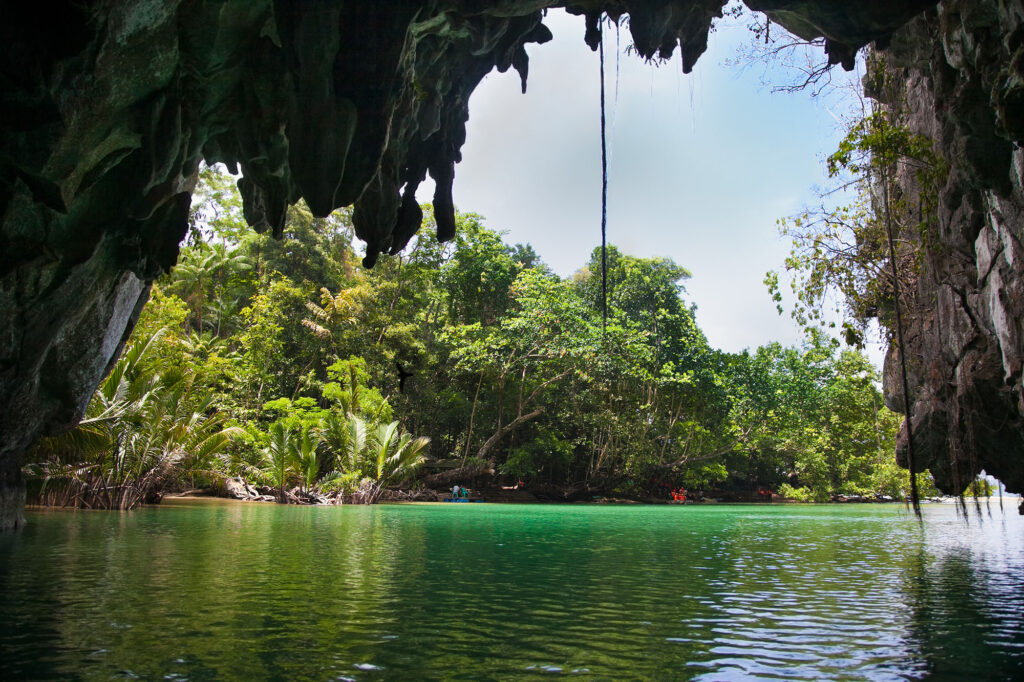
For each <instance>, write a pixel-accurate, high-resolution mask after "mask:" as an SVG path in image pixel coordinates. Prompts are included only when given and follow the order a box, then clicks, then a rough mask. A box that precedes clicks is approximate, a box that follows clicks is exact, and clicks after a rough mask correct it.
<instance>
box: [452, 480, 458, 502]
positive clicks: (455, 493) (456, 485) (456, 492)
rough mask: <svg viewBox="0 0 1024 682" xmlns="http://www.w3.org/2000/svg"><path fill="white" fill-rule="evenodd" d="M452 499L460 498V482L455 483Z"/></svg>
mask: <svg viewBox="0 0 1024 682" xmlns="http://www.w3.org/2000/svg"><path fill="white" fill-rule="evenodd" d="M452 499H453V500H457V499H459V484H458V483H456V484H455V485H453V486H452Z"/></svg>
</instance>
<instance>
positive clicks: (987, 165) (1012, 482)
mask: <svg viewBox="0 0 1024 682" xmlns="http://www.w3.org/2000/svg"><path fill="white" fill-rule="evenodd" d="M882 59H883V60H884V63H885V67H886V72H887V74H886V75H887V76H888V77H889V78H890V79H891V80H893V81H894V82H895V84H896V87H895V88H894V93H893V94H892V95H889V96H883V97H882V99H883V100H885V102H884V104H885V105H886V106H887V107H888V108H889V109H890V110H891V111H893V112H894V113H895V114H896V115H897V117H898V118H900V119H902V121H903V122H905V123H906V125H907V126H908V127H909V128H910V129H911V130H912V131H914V132H917V133H920V134H923V135H925V136H927V137H929V138H931V139H933V140H934V141H935V144H936V149H937V151H938V152H939V153H940V154H941V155H942V157H943V158H944V159H945V160H946V162H947V163H948V165H949V169H950V170H949V175H948V177H947V178H946V180H945V183H944V185H943V186H941V187H940V188H939V193H938V212H937V221H936V222H935V223H934V224H933V225H931V227H930V228H929V230H928V231H927V232H926V234H924V235H923V236H922V235H921V234H917V233H914V232H905V233H904V234H903V237H904V238H905V239H907V240H909V241H912V242H915V243H916V244H917V249H918V250H919V252H920V254H921V255H923V259H922V260H921V272H920V276H919V277H918V280H917V287H916V291H915V292H913V293H914V294H915V296H914V300H915V302H914V303H913V309H912V310H910V311H909V312H910V315H909V321H908V324H907V360H908V371H909V374H910V377H909V381H908V384H909V386H910V388H911V402H912V405H911V409H910V411H909V414H910V420H909V421H910V424H911V428H912V429H913V431H912V434H913V443H914V451H915V459H916V462H915V465H916V466H917V467H918V468H925V467H927V468H930V469H931V471H932V473H933V475H934V476H935V478H936V481H937V483H938V484H939V487H940V488H942V489H943V490H944V491H946V492H951V493H958V492H960V491H962V490H963V488H964V487H965V486H966V485H967V484H969V483H970V481H971V480H973V478H974V477H975V475H976V474H977V473H978V472H979V471H981V470H982V469H984V470H985V471H987V472H988V473H990V474H992V475H994V476H996V477H998V478H999V479H1001V480H1002V481H1003V482H1004V483H1006V485H1007V487H1008V488H1009V489H1010V490H1013V491H1024V418H1022V416H1024V394H1022V389H1021V376H1022V367H1024V328H1022V324H1024V283H1022V280H1021V275H1022V272H1024V246H1022V243H1021V238H1022V227H1024V221H1022V219H1024V151H1022V149H1021V143H1022V142H1024V5H1022V3H1021V2H1019V1H1013V0H1011V1H1009V2H1005V1H1000V0H962V1H946V2H942V3H940V4H939V6H938V7H937V8H936V9H935V10H932V11H929V12H927V13H925V14H924V15H922V16H920V17H918V18H916V19H915V20H914V21H913V22H911V23H910V24H908V25H907V26H906V27H905V28H904V29H902V30H901V31H900V32H898V33H897V34H896V35H895V36H894V37H893V39H892V41H891V45H890V46H889V49H888V50H886V51H885V52H883V53H882ZM900 184H901V185H902V190H903V192H904V193H905V194H906V195H907V196H910V197H914V196H915V195H916V194H918V193H919V192H920V190H921V188H920V187H919V186H918V183H917V181H916V178H915V176H914V175H913V174H912V173H909V172H904V173H902V174H901V176H900ZM885 388H886V398H887V403H888V404H889V406H890V407H892V408H894V409H897V410H899V411H901V412H904V413H906V412H907V410H906V406H905V405H904V404H903V402H904V401H903V398H902V382H901V379H900V373H899V365H898V355H897V351H896V348H895V347H890V349H889V353H888V355H887V358H886V368H885ZM897 454H898V457H899V461H900V462H901V464H903V465H904V466H906V465H907V437H906V425H904V432H903V433H902V434H901V437H900V441H899V445H898V453H897Z"/></svg>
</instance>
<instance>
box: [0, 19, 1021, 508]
mask: <svg viewBox="0 0 1024 682" xmlns="http://www.w3.org/2000/svg"><path fill="white" fill-rule="evenodd" d="M724 4H725V0H568V1H567V2H558V1H557V0H389V1H388V2H345V1H343V0H303V1H301V2H300V1H298V0H123V1H122V0H84V1H83V0H74V1H72V0H55V1H54V2H49V3H29V2H22V3H8V5H9V6H8V7H5V9H4V20H3V21H2V22H0V123H2V125H0V528H3V527H11V526H13V525H15V524H16V523H18V521H19V518H20V511H19V510H20V509H21V506H22V500H23V492H22V482H21V478H20V473H19V467H20V461H19V457H20V455H21V453H22V452H23V451H24V449H25V448H26V447H27V446H28V445H29V444H30V443H31V442H32V441H33V440H34V439H35V438H36V437H37V436H39V435H40V434H42V433H46V432H53V431H55V430H59V429H61V428H66V427H67V426H69V425H71V424H73V423H74V422H75V421H76V420H77V419H78V418H79V415H80V414H81V413H82V410H83V409H84V406H85V404H86V402H87V401H88V398H89V396H90V394H91V392H92V390H93V388H94V387H95V385H96V384H97V383H98V382H99V380H100V378H101V377H102V375H103V373H104V371H105V370H106V368H107V367H108V366H109V364H110V363H111V361H112V359H113V358H114V357H115V356H116V355H117V353H118V352H119V350H120V347H121V345H122V344H123V343H124V340H125V338H126V335H127V334H128V333H129V332H130V330H131V327H132V325H133V323H134V320H135V318H136V315H137V313H138V311H139V309H140V307H141V305H142V304H143V303H144V301H145V300H146V297H147V294H148V289H149V285H150V283H151V282H152V281H153V279H154V278H155V277H157V276H158V275H159V274H160V273H162V272H164V271H165V270H166V269H167V268H168V267H170V266H171V265H172V264H173V263H174V262H175V259H176V258H177V249H178V246H177V245H178V243H179V241H180V240H181V238H182V236H183V235H184V233H185V231H186V227H187V224H186V223H187V216H188V204H189V193H190V190H191V189H192V186H193V184H194V182H195V178H196V169H197V168H198V166H199V164H200V162H201V161H202V160H206V161H208V162H223V163H226V164H228V166H229V167H231V168H237V169H240V170H241V171H242V173H243V174H244V177H243V179H242V180H241V181H240V183H239V184H240V189H241V191H242V194H243V197H244V202H245V206H244V211H245V216H246V218H247V220H248V221H249V222H250V223H251V224H252V225H253V226H254V227H255V228H256V229H258V230H269V231H271V232H274V233H277V232H279V231H280V230H281V226H282V223H283V220H284V215H285V208H286V207H287V205H288V204H289V203H292V202H294V201H296V200H298V199H299V198H300V197H301V198H304V199H305V200H306V202H307V203H308V204H309V206H310V207H311V208H312V209H313V211H314V212H315V213H317V214H321V215H323V214H326V213H328V212H330V211H331V210H332V209H334V208H336V207H339V206H343V205H347V204H354V205H355V213H354V218H353V219H354V222H355V225H356V230H357V234H358V236H359V237H360V238H361V239H363V240H364V241H365V242H366V244H367V261H368V263H372V262H373V260H374V259H375V258H376V255H377V254H378V253H381V252H394V251H396V250H399V249H401V248H402V247H403V246H404V245H405V243H406V242H407V241H408V240H409V238H410V237H411V236H412V235H413V234H414V233H415V231H416V230H417V229H418V228H419V225H420V220H421V216H420V210H419V207H418V206H417V204H416V201H415V199H414V192H415V189H416V187H417V185H418V184H419V183H420V182H421V181H422V180H423V179H424V178H425V176H426V174H427V173H429V174H430V175H431V176H432V177H433V178H434V180H435V183H436V187H437V190H436V193H435V196H434V207H435V213H436V219H437V224H438V235H437V236H438V238H440V239H447V238H450V237H451V236H452V234H453V231H454V217H453V210H454V203H453V198H452V184H453V180H454V169H455V164H456V163H457V162H458V161H459V158H460V156H459V155H460V148H461V147H462V144H463V142H464V140H465V134H466V133H465V123H466V120H467V119H468V116H469V112H468V108H467V106H468V100H469V96H470V93H471V92H472V91H473V89H474V88H475V87H476V85H477V84H478V83H479V81H480V80H481V79H482V78H483V76H484V75H486V74H487V73H488V72H489V71H490V70H492V69H495V68H497V69H498V70H501V71H504V70H507V69H509V68H514V69H516V70H517V71H518V72H519V73H520V75H521V76H522V77H523V82H524V87H525V82H526V76H527V70H528V58H527V53H526V51H525V49H524V46H525V45H528V44H531V43H543V42H545V41H546V40H548V39H549V38H550V33H549V32H548V30H547V29H546V28H545V27H544V25H543V10H544V9H545V8H547V7H551V6H564V7H566V8H567V9H568V10H569V11H570V12H572V13H574V14H579V15H583V17H584V20H583V21H582V22H581V33H582V34H583V37H584V39H585V40H586V41H587V42H588V43H589V44H590V45H591V46H594V45H596V44H597V41H598V40H599V35H600V34H599V17H600V15H601V13H602V12H607V13H608V14H610V15H611V16H620V15H623V14H628V15H629V19H630V22H629V25H630V31H631V32H632V38H633V42H634V44H635V46H636V48H637V50H638V52H639V53H640V54H641V55H642V56H645V57H650V56H653V55H655V54H662V55H665V54H667V53H671V52H672V51H673V50H674V49H676V48H677V47H678V48H679V49H680V50H681V51H682V54H683V64H684V68H686V69H689V68H691V67H692V66H693V64H694V62H695V61H696V59H697V58H698V57H699V56H700V54H701V53H702V52H703V51H704V49H705V47H706V43H707V38H708V31H709V27H710V25H711V22H712V21H713V19H714V17H715V16H717V15H719V14H720V12H721V9H722V7H723V5H724ZM748 4H749V5H750V7H751V8H753V9H757V10H764V11H766V12H767V13H768V14H769V16H770V17H772V18H773V19H774V20H776V21H778V22H779V23H781V24H783V25H784V26H786V27H788V28H790V29H791V30H793V31H794V32H796V33H798V34H800V35H802V36H805V37H809V36H811V35H823V36H825V37H826V38H827V40H828V43H827V45H828V47H827V49H828V52H829V55H830V59H831V60H832V61H834V62H841V63H843V64H845V65H849V64H850V63H851V60H852V55H853V54H854V53H855V51H856V50H857V49H858V48H860V47H861V46H863V45H865V44H867V43H868V42H870V41H873V40H874V41H879V42H880V43H881V44H886V43H888V42H889V41H890V38H891V36H892V34H893V32H894V31H896V30H897V29H899V28H900V27H901V26H902V25H904V24H905V23H906V22H907V21H908V20H909V19H911V18H912V17H914V16H915V15H917V14H919V13H920V12H921V11H922V10H925V9H927V8H929V7H932V6H934V5H935V4H936V2H935V0H911V1H909V2H899V3H894V2H882V1H881V0H748ZM1019 5H1020V3H1019V2H1016V1H1014V0H1003V1H1002V2H996V0H985V1H982V2H968V1H966V0H964V1H963V2H944V3H943V4H942V9H941V11H940V12H939V13H936V12H935V11H932V13H931V14H930V15H929V16H928V17H927V18H926V19H918V20H915V24H914V27H915V28H914V29H913V31H916V33H914V32H911V33H908V34H907V35H908V36H909V37H908V40H909V42H910V43H911V44H912V46H913V49H911V50H910V52H911V53H912V54H914V55H917V54H921V55H923V56H922V57H921V60H920V61H919V62H914V63H913V64H911V65H908V67H907V68H908V71H907V74H908V75H907V78H908V83H912V82H913V83H917V81H914V79H918V80H920V79H924V80H925V81H927V82H925V83H924V84H923V85H912V86H908V87H912V88H916V89H915V90H914V91H915V92H917V91H920V92H921V93H922V101H921V104H920V106H921V107H923V108H922V109H921V112H920V115H919V118H920V121H921V125H922V126H928V125H933V126H935V127H936V128H937V130H938V131H939V132H941V134H942V137H943V145H944V146H945V147H946V148H948V149H949V150H950V153H951V158H954V159H955V160H957V161H958V162H959V160H963V167H962V168H959V169H958V170H957V172H956V178H959V180H957V181H955V182H954V181H953V180H951V184H950V187H949V188H948V191H947V192H946V193H945V194H944V195H943V201H944V204H943V205H944V207H945V208H946V210H947V212H948V213H949V231H950V235H948V236H949V239H950V241H951V243H952V244H955V248H954V249H953V251H955V256H954V255H950V256H948V257H945V256H944V257H942V258H940V257H939V256H935V258H934V260H935V262H934V268H935V272H936V273H937V274H936V277H937V281H942V282H947V281H950V282H954V284H953V285H951V287H950V289H949V291H948V293H944V294H942V296H943V297H945V298H943V299H942V300H943V301H946V302H945V303H943V304H942V306H940V307H936V308H935V309H934V311H933V312H934V315H935V320H934V322H933V323H929V322H928V318H927V315H925V314H923V313H922V315H921V316H920V317H919V323H918V325H917V327H916V329H917V330H918V331H917V334H918V337H919V338H920V339H921V340H920V341H919V343H918V345H919V346H920V347H921V348H922V349H923V350H922V351H921V352H923V353H925V355H927V357H929V358H931V357H932V356H933V355H934V357H935V358H937V359H938V360H937V361H940V365H941V367H939V370H938V371H939V375H941V376H940V378H939V379H937V380H935V381H933V379H932V375H931V374H927V373H926V372H924V371H923V370H922V371H919V372H918V373H917V374H916V375H915V376H916V381H917V386H918V390H917V395H918V396H919V401H918V405H924V404H926V403H927V401H928V400H932V401H939V402H942V403H943V404H947V405H948V404H954V403H950V402H949V401H950V400H952V399H954V398H955V399H956V400H960V399H961V398H962V399H963V400H964V401H981V403H983V404H984V405H988V404H990V403H991V404H995V405H998V406H999V410H1002V412H993V413H992V414H997V415H1002V414H1005V415H1008V418H1012V419H1011V422H1012V426H1011V427H1009V428H1011V429H1017V428H1018V427H1017V426H1016V425H1017V424H1018V423H1019V420H1020V416H1019V415H1020V414H1021V406H1020V395H1019V394H1020V391H1019V381H1020V357H1021V353H1022V350H1021V346H1020V340H1019V339H1020V335H1021V330H1020V328H1019V325H1020V320H1021V315H1020V312H1021V311H1020V310H1019V308H1020V306H1021V305H1022V301H1021V299H1020V298H1018V297H1016V294H1014V293H1012V292H1011V290H1012V291H1016V290H1015V289H1012V288H1013V287H1017V286H1019V284H1018V282H1019V273H1020V267H1021V266H1020V265H1019V262H1020V260H1019V259H1020V257H1021V255H1020V245H1019V243H1018V242H1017V239H1018V238H1019V225H1020V221H1019V217H1020V216H1019V212H1020V209H1021V202H1020V186H1021V185H1020V181H1019V176H1020V168H1021V159H1020V158H1019V151H1018V150H1017V149H1016V147H1015V146H1014V144H1015V143H1016V142H1017V141H1018V140H1019V137H1020V134H1021V129H1022V128H1024V123H1022V121H1024V118H1022V117H1021V115H1020V114H1021V109H1022V107H1024V97H1022V95H1024V89H1022V88H1024V76H1022V73H1021V69H1020V64H1021V62H1022V61H1024V58H1021V56H1020V55H1021V52H1020V50H1021V45H1020V43H1021V31H1020V30H1019V28H1018V26H1017V25H1016V23H1015V20H1014V19H1012V17H1019V16H1020V15H1021V13H1020V7H1019ZM922 41H923V42H922ZM943 60H944V61H943ZM932 95H933V96H932ZM929 96H932V97H931V100H930V101H926V100H928V98H929ZM936 101H937V102H939V107H938V108H936V107H935V105H934V102H936ZM947 101H948V104H947ZM929 107H931V108H932V109H935V111H936V113H935V117H936V120H935V121H932V122H929V121H928V120H926V119H927V118H928V111H929ZM947 109H949V110H950V111H952V112H955V113H949V111H947ZM954 152H955V153H954ZM954 232H955V234H953V233H954ZM983 253H984V254H987V255H985V256H984V257H982V256H981V255H980V254H983ZM980 266H984V267H980ZM945 268H952V269H953V273H954V274H953V276H951V277H947V276H946V275H945V274H944V273H945V272H946V270H945ZM978 273H981V275H980V277H981V278H980V280H978V277H979V274H978ZM972 277H973V278H974V280H972ZM972 297H973V298H972ZM965 301H966V303H965ZM983 309H984V310H988V311H991V314H988V313H985V314H981V313H978V312H977V311H980V310H983ZM940 313H941V318H940ZM951 315H952V316H953V318H952V319H956V320H959V322H957V324H958V325H959V326H957V327H956V329H957V331H956V332H955V333H953V332H949V333H946V332H935V331H934V329H933V327H934V326H935V325H938V326H939V327H943V328H946V327H944V325H945V326H948V325H949V324H950V322H949V319H948V318H950V316H951ZM971 315H975V317H971ZM957 316H959V317H957ZM964 316H966V317H967V318H969V319H964ZM929 324H933V327H929V326H928V325H929ZM971 330H976V331H973V332H972V331H971ZM929 335H930V336H929ZM929 344H931V345H929ZM957 358H960V359H962V360H963V361H960V360H957V361H956V362H954V360H955V359H957ZM993 362H995V363H996V364H993ZM918 364H919V365H920V366H921V367H925V366H927V367H928V368H929V369H928V370H927V371H928V372H931V371H932V370H931V366H930V365H925V364H922V363H918ZM943 372H944V374H943ZM939 375H936V376H939ZM943 382H945V383H943ZM1014 382H1016V383H1014ZM925 387H930V388H925ZM965 405H966V403H965ZM986 409H987V408H986ZM951 415H953V413H951V412H949V411H948V410H946V411H942V410H940V409H935V410H931V411H927V410H921V409H918V408H915V411H914V420H915V424H916V423H918V422H922V423H923V422H928V423H929V424H933V425H934V424H938V423H939V422H941V420H942V419H943V418H946V419H947V421H948V420H949V419H950V418H951ZM953 416H955V415H953ZM922 420H923V421H922ZM988 426H989V425H988V424H987V422H986V425H985V428H988ZM996 426H999V424H998V423H997V424H996ZM920 428H922V429H923V430H927V429H928V428H930V427H927V426H922V427H920ZM936 428H937V427H936ZM933 431H934V429H933ZM922 432H923V431H922ZM934 432H935V433H939V432H940V431H934ZM978 433H979V434H980V433H981V432H980V431H979V432H978ZM1014 433H1017V432H1016V431H1015V432H1014ZM977 437H978V438H980V437H981V436H980V435H979V436H977ZM986 438H988V437H987V436H986ZM1011 441H1012V447H1015V448H1016V450H1014V451H1013V457H1015V458H1017V459H1015V460H1014V461H1019V457H1018V454H1019V452H1020V439H1019V437H1016V439H1015V440H1013V439H1011ZM1011 441H1002V440H999V438H995V439H989V440H987V441H986V443H989V442H991V443H992V444H995V443H1003V442H1006V443H1010V442H1011ZM986 447H987V445H986ZM991 470H993V471H995V468H994V467H993V469H991ZM1003 471H1006V472H1007V475H1008V472H1009V469H1004V470H1003ZM1014 480H1017V479H1014Z"/></svg>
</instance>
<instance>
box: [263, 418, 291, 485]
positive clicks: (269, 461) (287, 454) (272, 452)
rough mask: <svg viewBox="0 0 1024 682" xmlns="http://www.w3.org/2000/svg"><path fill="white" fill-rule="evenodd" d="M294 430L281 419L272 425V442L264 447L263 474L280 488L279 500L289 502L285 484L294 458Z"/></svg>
mask: <svg viewBox="0 0 1024 682" xmlns="http://www.w3.org/2000/svg"><path fill="white" fill-rule="evenodd" d="M292 447H293V446H292V432H291V429H289V428H288V427H287V426H285V425H284V423H283V422H281V421H276V422H274V423H273V424H271V425H270V442H269V443H268V444H267V447H265V448H263V463H264V467H263V470H262V471H263V474H264V476H266V477H267V478H269V479H270V482H271V484H272V485H274V486H275V487H277V488H278V490H279V494H278V497H277V501H278V502H280V503H281V504H287V503H288V498H287V497H285V494H284V486H285V484H286V483H287V481H288V474H289V473H290V469H291V466H290V465H291V460H292Z"/></svg>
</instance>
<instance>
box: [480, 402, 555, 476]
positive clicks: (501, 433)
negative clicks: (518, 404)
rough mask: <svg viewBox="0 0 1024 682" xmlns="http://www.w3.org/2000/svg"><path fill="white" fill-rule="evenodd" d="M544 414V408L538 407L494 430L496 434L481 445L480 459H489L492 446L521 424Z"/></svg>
mask: <svg viewBox="0 0 1024 682" xmlns="http://www.w3.org/2000/svg"><path fill="white" fill-rule="evenodd" d="M542 414H544V408H543V407H538V408H537V409H536V410H534V411H533V412H529V413H527V414H524V415H520V416H518V417H516V418H515V419H513V420H512V421H510V422H509V423H508V424H505V425H504V426H502V427H500V428H499V429H498V430H497V431H495V432H494V435H492V436H491V437H490V438H488V439H487V442H486V443H484V444H483V445H481V446H480V449H479V450H478V451H477V453H476V456H477V457H479V458H480V459H487V453H488V451H490V449H491V448H493V447H494V446H495V445H497V444H498V443H499V442H500V441H501V439H502V438H504V437H505V436H507V435H508V434H509V433H511V432H512V431H514V430H515V429H517V428H519V426H520V425H522V424H525V423H526V422H528V421H530V420H531V419H536V418H537V417H539V416H541V415H542ZM492 463H493V462H492Z"/></svg>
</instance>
